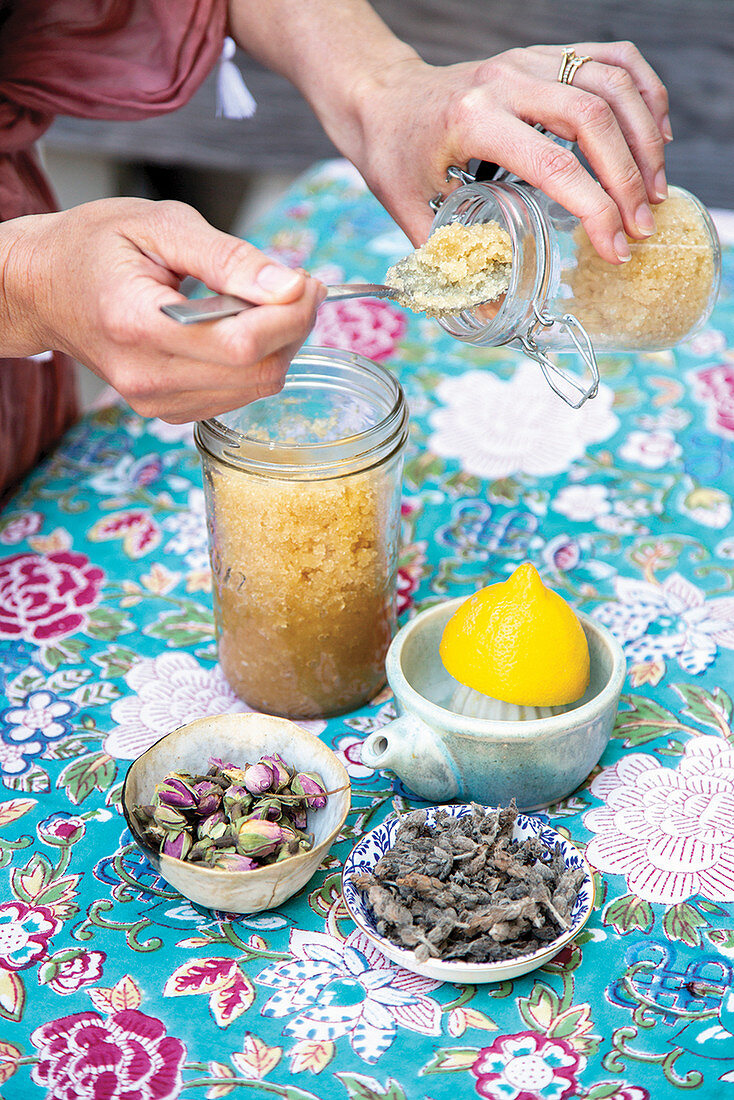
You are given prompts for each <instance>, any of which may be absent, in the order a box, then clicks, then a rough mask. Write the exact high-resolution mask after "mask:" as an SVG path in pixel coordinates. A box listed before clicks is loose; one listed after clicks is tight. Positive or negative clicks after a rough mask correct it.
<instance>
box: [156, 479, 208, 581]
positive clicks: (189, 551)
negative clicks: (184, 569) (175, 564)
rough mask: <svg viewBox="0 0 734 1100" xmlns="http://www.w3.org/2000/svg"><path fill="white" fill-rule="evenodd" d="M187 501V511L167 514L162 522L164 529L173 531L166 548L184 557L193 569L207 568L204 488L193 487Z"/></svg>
mask: <svg viewBox="0 0 734 1100" xmlns="http://www.w3.org/2000/svg"><path fill="white" fill-rule="evenodd" d="M187 503H188V510H187V511H185V512H175V513H174V514H173V515H170V516H166V518H165V519H164V520H163V522H162V523H161V527H162V528H163V530H164V531H171V532H172V533H173V537H172V538H170V539H169V540H168V542H167V543H166V550H168V551H170V553H172V554H179V555H181V556H182V557H184V558H185V561H186V564H187V565H188V566H189V567H190V568H191V569H205V568H206V567H207V566H208V565H209V553H208V549H207V532H206V512H205V505H204V492H203V490H202V489H192V490H191V491H190V492H189V495H188V501H187Z"/></svg>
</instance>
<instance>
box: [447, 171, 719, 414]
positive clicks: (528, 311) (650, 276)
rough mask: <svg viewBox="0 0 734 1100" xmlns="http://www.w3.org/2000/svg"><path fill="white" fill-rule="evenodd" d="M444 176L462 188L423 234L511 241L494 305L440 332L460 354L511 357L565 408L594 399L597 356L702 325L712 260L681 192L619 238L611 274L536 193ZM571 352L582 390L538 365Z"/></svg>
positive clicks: (569, 221)
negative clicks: (461, 344)
mask: <svg viewBox="0 0 734 1100" xmlns="http://www.w3.org/2000/svg"><path fill="white" fill-rule="evenodd" d="M450 174H451V175H454V176H458V178H460V179H461V180H462V182H463V186H460V187H458V188H457V189H456V190H455V191H452V192H451V193H450V194H449V195H448V197H447V198H446V199H443V200H442V201H440V205H439V201H438V200H436V207H437V213H436V217H435V219H434V222H433V231H435V230H437V229H440V228H443V227H445V226H450V225H452V224H454V223H459V225H461V226H472V225H477V224H482V223H489V222H494V223H496V224H497V225H498V226H499V227H500V228H501V229H503V230H505V231H506V232H507V233H509V235H510V239H511V242H512V262H511V271H510V277H509V286H508V288H507V291H506V292H505V293H504V294H502V295H500V296H498V297H497V299H496V300H494V301H491V302H489V303H488V304H486V305H480V306H476V307H474V308H473V309H467V310H463V311H462V312H460V313H456V314H453V315H451V316H443V317H440V318H439V324H441V325H442V327H443V328H444V329H446V331H447V332H449V333H451V335H452V336H455V337H457V338H458V339H460V340H464V341H466V342H468V343H471V344H477V345H479V346H495V345H499V344H510V345H512V346H516V347H518V348H522V349H523V350H524V351H525V352H526V353H527V354H528V355H530V356H531V357H532V358H534V359H536V360H537V361H538V363H539V364H540V367H541V369H542V370H543V373H544V374H545V376H546V378H547V379H548V381H549V382H550V384H551V385H552V386H553V388H554V389H555V390H556V391H557V392H558V393H560V395H561V396H562V397H563V398H564V399H565V400H566V401H568V403H569V404H572V405H574V406H578V405H580V404H582V403H583V401H584V400H586V398H587V397H592V396H593V395H594V393H595V392H596V387H597V384H598V380H599V374H598V368H597V365H596V352H597V351H604V352H617V351H653V350H661V349H664V348H671V347H673V346H674V345H675V344H677V343H680V341H682V340H685V339H687V338H688V337H690V336H691V335H693V333H694V332H696V331H697V330H698V329H700V328H701V326H702V325H704V324H705V322H706V321H707V320H708V318H709V317H710V316H711V311H712V309H713V307H714V302H715V301H716V295H717V293H718V288H719V283H720V279H721V249H720V245H719V241H718V237H717V234H716V229H715V227H714V224H713V221H712V219H711V217H710V215H709V213H708V211H707V210H706V208H705V207H704V206H703V205H702V204H701V203H700V202H699V200H698V199H697V198H695V196H694V195H691V194H690V193H689V192H688V191H685V190H683V188H680V187H671V188H670V189H669V197H668V198H667V199H666V200H665V201H664V202H663V203H661V204H659V205H658V206H656V207H654V208H653V212H654V217H655V224H656V230H655V232H654V233H653V235H652V236H651V237H649V238H647V239H646V240H643V241H637V240H633V239H631V238H630V239H629V243H630V251H631V253H632V259H631V260H630V261H629V262H628V263H623V264H619V265H615V264H610V263H607V262H606V261H605V260H603V259H601V257H600V256H598V254H597V253H596V251H595V250H594V248H593V246H592V245H591V242H590V241H589V239H588V237H587V235H586V233H585V231H584V229H583V226H582V225H581V223H580V222H579V220H578V219H577V218H575V217H574V216H573V215H572V214H570V213H569V212H568V211H567V210H565V209H564V208H563V207H561V206H560V205H559V204H558V203H557V202H554V201H553V200H552V199H550V198H548V196H547V195H544V194H543V193H542V192H541V191H539V190H538V189H537V188H535V187H531V186H530V185H529V184H526V183H523V182H522V181H520V180H515V179H514V178H512V177H508V178H503V179H501V180H497V179H496V180H492V181H491V182H482V183H477V182H476V181H473V178H472V177H471V176H470V175H469V174H468V173H466V172H464V171H463V170H461V169H451V170H450ZM574 351H575V352H578V353H580V355H581V358H582V360H583V362H584V363H585V365H586V367H587V368H588V375H587V378H586V379H584V378H582V377H580V376H577V375H574V374H572V373H571V374H569V373H568V372H566V371H565V370H563V369H562V368H559V367H558V365H557V363H555V362H554V361H552V360H550V359H549V358H548V352H574ZM589 379H590V380H589Z"/></svg>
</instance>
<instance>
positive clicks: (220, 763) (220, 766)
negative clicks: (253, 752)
mask: <svg viewBox="0 0 734 1100" xmlns="http://www.w3.org/2000/svg"><path fill="white" fill-rule="evenodd" d="M209 765H210V768H211V769H212V771H214V770H216V771H219V772H226V771H228V770H229V769H230V768H236V767H237V765H236V764H231V763H229V762H228V761H224V760H222V758H221V756H210V757H209Z"/></svg>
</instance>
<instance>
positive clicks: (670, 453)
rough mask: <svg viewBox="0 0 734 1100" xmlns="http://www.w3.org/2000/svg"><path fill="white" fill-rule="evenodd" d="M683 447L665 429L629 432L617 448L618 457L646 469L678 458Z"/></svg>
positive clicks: (652, 468)
mask: <svg viewBox="0 0 734 1100" xmlns="http://www.w3.org/2000/svg"><path fill="white" fill-rule="evenodd" d="M682 454H683V448H682V447H681V445H680V443H676V440H675V436H674V435H673V433H672V432H670V431H668V430H667V429H663V428H661V429H658V430H657V431H652V432H630V434H629V435H628V436H627V438H626V439H625V441H624V443H623V444H622V446H621V447H620V448H619V457H620V458H623V459H624V460H625V462H631V463H633V464H634V465H635V466H644V467H645V469H647V470H660V469H662V467H663V466H667V465H669V463H671V462H672V461H673V460H674V459H676V458H680V456H681V455H682Z"/></svg>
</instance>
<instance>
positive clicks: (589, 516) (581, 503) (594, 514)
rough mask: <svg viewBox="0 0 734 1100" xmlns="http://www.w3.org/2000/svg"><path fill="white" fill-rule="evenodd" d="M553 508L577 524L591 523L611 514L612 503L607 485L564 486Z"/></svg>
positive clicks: (553, 502) (555, 499)
mask: <svg viewBox="0 0 734 1100" xmlns="http://www.w3.org/2000/svg"><path fill="white" fill-rule="evenodd" d="M551 508H552V509H553V511H554V512H560V513H561V515H564V516H567V517H568V518H569V519H573V520H575V521H576V522H577V523H589V522H590V521H591V520H595V519H598V518H599V516H604V515H606V514H607V513H608V512H611V510H612V502H611V501H610V499H609V490H608V488H607V487H606V485H564V487H563V488H562V489H561V491H560V493H558V494H557V495H556V496H555V497H554V499H553V500H552V501H551Z"/></svg>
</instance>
